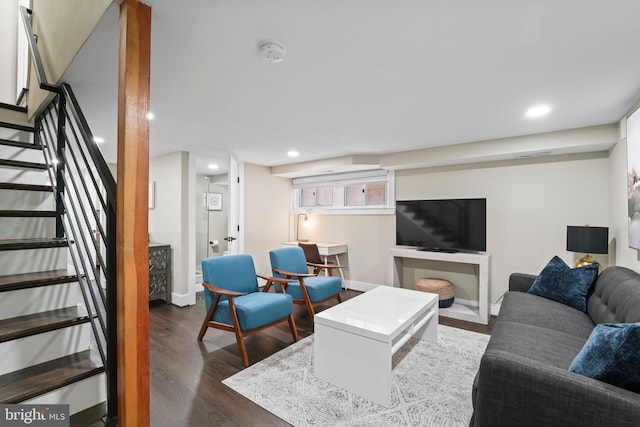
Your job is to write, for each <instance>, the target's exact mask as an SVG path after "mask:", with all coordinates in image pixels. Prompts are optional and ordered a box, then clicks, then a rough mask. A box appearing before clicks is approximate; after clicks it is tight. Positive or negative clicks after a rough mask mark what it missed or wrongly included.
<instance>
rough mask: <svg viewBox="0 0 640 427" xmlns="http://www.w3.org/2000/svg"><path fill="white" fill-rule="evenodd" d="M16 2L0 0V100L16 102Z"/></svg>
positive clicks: (13, 0) (9, 102) (8, 102)
mask: <svg viewBox="0 0 640 427" xmlns="http://www.w3.org/2000/svg"><path fill="white" fill-rule="evenodd" d="M17 31H18V2H17V0H4V1H1V2H0V40H2V43H0V58H2V61H0V102H4V103H6V104H15V103H16V61H17Z"/></svg>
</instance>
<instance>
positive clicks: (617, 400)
mask: <svg viewBox="0 0 640 427" xmlns="http://www.w3.org/2000/svg"><path fill="white" fill-rule="evenodd" d="M535 277H536V276H532V275H527V274H520V273H514V274H512V275H511V277H510V279H509V292H507V293H506V294H505V296H504V301H503V303H502V306H501V309H500V314H499V316H498V319H497V321H496V324H495V327H494V330H493V334H492V336H491V339H490V341H489V344H488V346H487V349H486V351H485V353H484V355H483V357H482V360H481V363H480V368H479V369H478V373H477V375H476V378H475V381H474V385H473V407H474V414H473V418H472V420H471V426H481V427H499V426H508V427H514V426H517V427H526V426H532V427H533V426H535V427H552V426H562V427H567V426H580V427H590V426H592V427H603V426H612V427H613V426H616V427H617V426H640V394H637V393H634V392H631V391H628V390H625V389H623V388H619V387H616V386H614V385H611V384H607V383H605V382H602V381H598V380H595V379H592V378H588V377H585V376H582V375H579V374H576V373H573V372H569V370H568V368H569V366H570V364H571V362H572V361H573V359H574V358H575V356H576V355H577V354H578V353H579V352H580V350H581V349H582V347H583V345H584V343H585V342H586V340H587V339H588V338H589V335H590V334H591V331H592V330H593V329H594V327H595V325H596V324H599V323H632V322H640V275H639V274H638V273H636V272H634V271H632V270H629V269H627V268H624V267H618V266H615V267H609V268H607V269H605V270H604V271H603V272H602V274H601V275H600V276H599V277H598V279H597V281H596V283H595V284H594V286H593V288H592V291H591V294H590V296H589V297H588V301H587V312H586V313H584V312H582V311H580V310H576V309H574V308H571V307H569V306H567V305H564V304H561V303H559V302H556V301H553V300H550V299H546V298H543V297H539V296H536V295H532V294H529V293H527V292H526V291H527V290H528V289H529V287H530V286H531V285H532V283H533V281H534V280H535ZM637 369H640V366H638V367H637Z"/></svg>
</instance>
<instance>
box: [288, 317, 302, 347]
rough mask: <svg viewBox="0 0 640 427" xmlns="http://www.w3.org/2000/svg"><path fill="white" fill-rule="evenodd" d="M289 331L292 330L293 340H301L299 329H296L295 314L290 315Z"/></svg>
mask: <svg viewBox="0 0 640 427" xmlns="http://www.w3.org/2000/svg"><path fill="white" fill-rule="evenodd" d="M288 321H289V329H291V335H293V340H294V341H298V340H299V339H300V338H299V337H298V328H296V321H295V320H293V314H290V315H289V319H288Z"/></svg>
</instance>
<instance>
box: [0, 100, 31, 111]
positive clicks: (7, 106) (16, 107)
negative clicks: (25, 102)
mask: <svg viewBox="0 0 640 427" xmlns="http://www.w3.org/2000/svg"><path fill="white" fill-rule="evenodd" d="M0 108H2V109H4V110H11V111H18V112H20V113H25V114H26V112H27V107H21V106H19V105H14V104H7V103H6V102H0Z"/></svg>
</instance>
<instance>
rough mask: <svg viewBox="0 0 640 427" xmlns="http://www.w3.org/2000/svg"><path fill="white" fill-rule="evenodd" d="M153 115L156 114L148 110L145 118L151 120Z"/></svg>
mask: <svg viewBox="0 0 640 427" xmlns="http://www.w3.org/2000/svg"><path fill="white" fill-rule="evenodd" d="M155 116H156V115H155V114H153V113H152V112H151V111H149V112H148V113H147V120H153V118H154V117H155Z"/></svg>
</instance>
